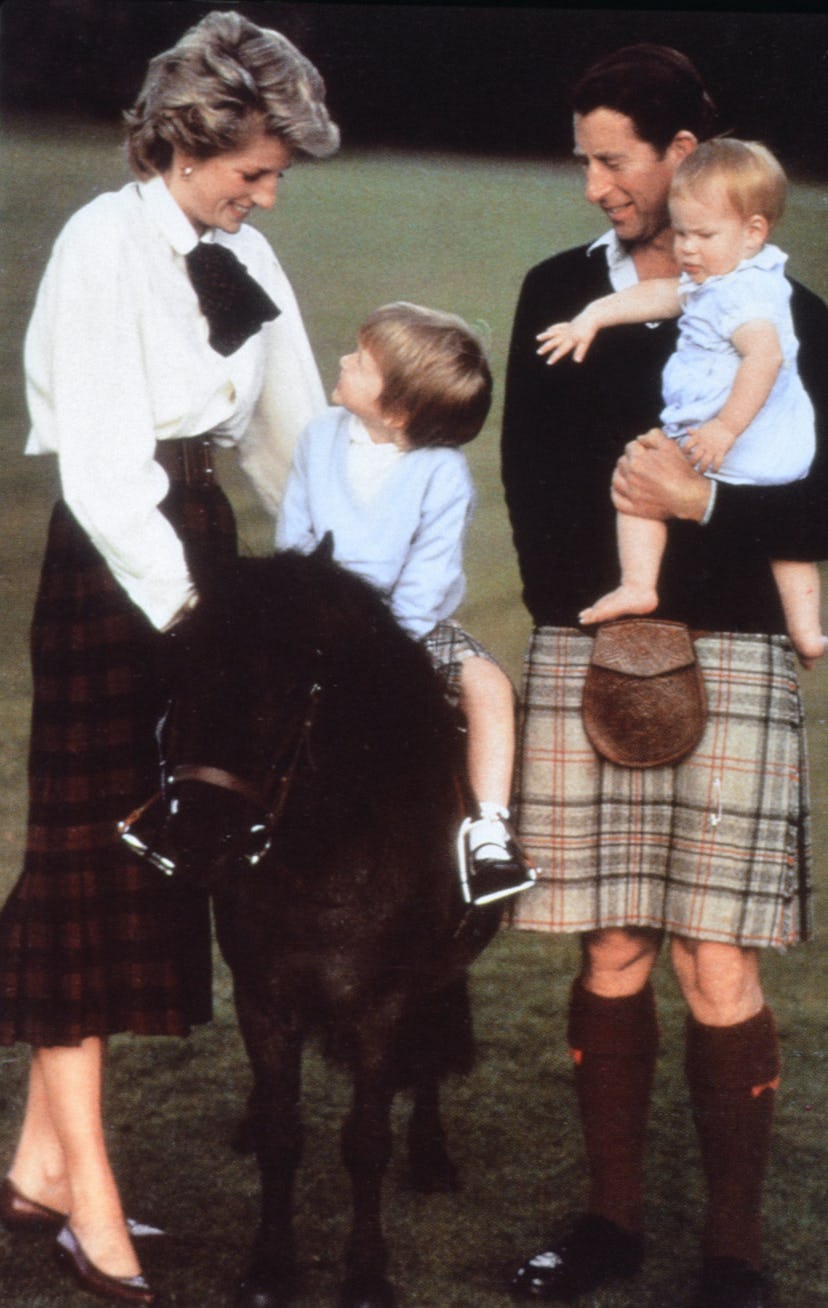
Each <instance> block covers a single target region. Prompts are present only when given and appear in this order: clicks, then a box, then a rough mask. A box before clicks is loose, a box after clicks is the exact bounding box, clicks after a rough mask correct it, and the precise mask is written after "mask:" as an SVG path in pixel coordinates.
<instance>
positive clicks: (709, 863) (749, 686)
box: [513, 627, 812, 948]
mask: <svg viewBox="0 0 828 1308" xmlns="http://www.w3.org/2000/svg"><path fill="white" fill-rule="evenodd" d="M695 644H696V651H697V655H698V659H699V663H700V665H701V668H702V671H703V674H704V680H705V687H706V691H707V699H708V720H707V724H706V727H705V731H704V734H703V736H702V739H701V740H700V742H699V744H698V745H697V747H696V749H695V750H694V751H693V752H692V753H691V754H690V755H689V756H688V757H687V758H686V759H683V760H682V761H681V762H680V763H678V764H676V765H674V766H672V767H664V768H648V769H633V768H622V767H617V766H615V765H614V764H612V763H607V762H605V761H604V760H602V759H601V758H599V757H598V755H597V754H596V753H595V751H594V750H593V748H592V746H591V745H590V743H589V741H588V739H587V737H586V735H585V733H584V729H583V725H582V722H581V697H582V690H583V682H584V676H585V674H586V668H587V664H588V662H589V657H590V653H591V649H592V639H591V638H590V637H588V636H586V635H584V634H583V633H581V632H579V631H576V630H570V629H559V628H552V627H542V628H538V629H537V630H536V631H535V632H534V634H533V636H532V637H531V639H530V642H529V646H528V649H527V654H526V661H525V665H524V687H523V690H524V696H523V705H524V716H523V721H522V724H521V745H520V749H519V766H518V777H517V792H518V800H517V805H516V808H517V812H516V822H517V829H518V835H519V837H520V839H521V842H522V844H523V846H524V848H525V849H526V851H527V853H528V854H529V856H530V857H531V858H532V860H533V861H534V862H535V863H536V864H537V866H538V867H539V868H540V877H539V880H538V884H537V886H536V887H534V888H533V889H532V890H530V891H527V892H526V893H525V894H523V895H521V896H520V897H519V900H518V902H517V903H516V905H515V906H514V910H513V911H514V919H513V922H514V925H515V926H518V927H522V928H526V929H530V930H531V929H534V930H542V931H551V932H583V931H591V930H595V929H599V928H607V927H630V926H633V927H652V928H658V929H663V930H665V931H667V932H671V933H674V934H676V935H680V936H684V937H687V938H688V939H691V940H711V941H721V942H724V943H728V944H738V945H741V946H744V947H752V946H774V947H779V948H782V947H785V946H787V945H792V944H795V943H798V942H799V941H802V940H805V939H807V938H808V937H809V936H810V934H811V929H812V923H811V838H810V811H809V800H808V770H807V757H806V742H805V727H804V719H803V711H802V704H801V700H800V696H799V686H798V681H797V674H796V665H795V660H794V655H793V651H792V649H791V646H790V643H789V641H788V639H787V637H785V636H768V635H744V634H712V635H706V636H703V637H699V638H697V640H696V642H695Z"/></svg>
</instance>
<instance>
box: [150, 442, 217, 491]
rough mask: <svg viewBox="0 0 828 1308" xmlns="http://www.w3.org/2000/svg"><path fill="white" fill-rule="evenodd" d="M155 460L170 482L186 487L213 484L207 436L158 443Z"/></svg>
mask: <svg viewBox="0 0 828 1308" xmlns="http://www.w3.org/2000/svg"><path fill="white" fill-rule="evenodd" d="M155 459H156V462H157V463H160V464H161V467H162V468H163V469H164V471H165V472H166V474H167V476H168V477H169V479H170V481H177V482H184V484H185V485H186V486H212V485H214V484H215V473H214V471H213V452H212V446H211V444H210V437H209V436H185V437H182V439H180V440H175V441H159V442H158V444H157V445H156V447H155Z"/></svg>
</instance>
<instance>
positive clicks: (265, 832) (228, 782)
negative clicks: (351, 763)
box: [166, 681, 322, 866]
mask: <svg viewBox="0 0 828 1308" xmlns="http://www.w3.org/2000/svg"><path fill="white" fill-rule="evenodd" d="M321 696H322V687H321V685H320V684H319V682H318V681H315V682H314V683H313V685H312V686H311V688H310V690H309V692H308V702H307V706H306V708H305V712H304V715H303V717H302V720H301V722H300V723H299V725H298V727H297V729H296V740H295V743H294V745H293V749H292V750H291V752H290V754H289V757H288V760H287V765H286V766H285V767H284V768H283V769H282V768H281V767H280V763H279V761H278V760H277V761H276V762H274V763H273V764H272V765H271V767H270V768H269V769H268V771H267V774H266V776H265V779H264V782H263V784H262V785H261V786H256V785H254V783H253V782H252V781H245V780H244V778H243V777H239V776H236V774H235V773H234V772H227V771H226V770H225V769H224V768H216V767H211V766H209V765H206V764H201V763H181V764H179V766H178V767H176V768H173V770H172V772H171V773H170V774H169V775H168V776H167V778H166V781H167V786H168V787H172V786H176V785H178V784H179V782H182V781H200V782H201V783H202V784H203V785H206V786H214V787H216V788H217V789H218V790H227V791H230V792H231V794H234V795H241V796H242V798H243V799H246V800H247V801H248V803H250V804H252V805H254V806H255V807H256V808H258V809H260V810H262V811H263V814H264V816H263V817H262V819H261V821H258V822H255V823H254V824H253V825H252V826H251V828H250V833H249V834H250V835H255V836H256V837H257V838H258V839H259V840H260V841H261V844H260V845H259V846H258V847H257V848H256V849H255V850H251V852H250V853H248V854H247V855H246V856H245V857H246V860H247V862H248V863H250V864H251V865H252V866H255V865H256V864H257V863H259V862H260V861H261V859H262V858H263V857H264V855H265V854H266V853H267V851H268V850H269V849H270V845H271V842H272V839H273V833H274V831H275V830H276V827H277V826H278V824H279V821H280V819H281V817H282V814H283V813H284V810H285V805H286V804H287V801H288V796H289V794H290V789H291V786H292V784H293V781H294V778H295V776H296V772H297V770H298V768H299V764H300V762H301V759H302V755H303V754H305V753H307V755H308V757H309V758H310V757H311V755H310V749H309V743H310V735H311V731H312V730H313V725H314V722H315V721H316V714H317V711H318V708H319V701H320V699H321Z"/></svg>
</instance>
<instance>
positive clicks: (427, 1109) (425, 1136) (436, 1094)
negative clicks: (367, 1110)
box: [408, 1076, 460, 1194]
mask: <svg viewBox="0 0 828 1308" xmlns="http://www.w3.org/2000/svg"><path fill="white" fill-rule="evenodd" d="M408 1172H409V1179H410V1182H411V1186H412V1189H414V1190H417V1191H419V1193H420V1194H449V1193H451V1192H452V1191H454V1190H459V1188H460V1180H459V1176H458V1172H457V1168H456V1167H455V1165H454V1163H453V1162H452V1161H451V1158H450V1157H449V1153H448V1149H447V1147H446V1133H445V1130H444V1128H443V1121H442V1117H441V1115H440V1082H439V1079H438V1077H436V1076H430V1077H429V1076H423V1078H422V1079H421V1080H419V1081H418V1082H417V1084H416V1085H415V1086H414V1092H413V1103H412V1106H411V1117H410V1118H409V1121H408Z"/></svg>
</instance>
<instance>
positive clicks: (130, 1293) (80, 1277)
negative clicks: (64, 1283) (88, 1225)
mask: <svg viewBox="0 0 828 1308" xmlns="http://www.w3.org/2000/svg"><path fill="white" fill-rule="evenodd" d="M57 1256H58V1258H59V1260H60V1262H61V1263H63V1264H64V1265H65V1266H66V1267H68V1268H69V1270H70V1271H71V1272H72V1274H73V1276H74V1277H75V1279H76V1280H77V1281H78V1283H79V1284H80V1285H82V1286H83V1288H84V1290H88V1291H89V1293H90V1294H97V1295H100V1296H101V1297H102V1298H104V1299H118V1300H120V1302H121V1303H155V1292H154V1291H153V1290H151V1289H150V1287H149V1285H148V1284H147V1282H146V1281H145V1280H144V1277H143V1276H108V1275H107V1274H106V1272H102V1271H101V1270H100V1268H98V1267H96V1266H95V1264H94V1263H92V1262H90V1261H89V1259H88V1258H87V1256H86V1254H85V1253H84V1251H83V1246H82V1245H81V1243H80V1241H79V1240H78V1238H77V1236H76V1235H75V1233H74V1231H73V1230H72V1228H71V1226H70V1225H69V1223H68V1222H67V1223H66V1225H65V1226H63V1227H62V1229H61V1231H60V1234H59V1235H58V1238H57Z"/></svg>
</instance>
